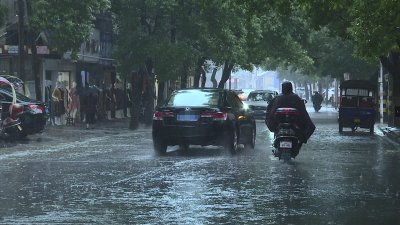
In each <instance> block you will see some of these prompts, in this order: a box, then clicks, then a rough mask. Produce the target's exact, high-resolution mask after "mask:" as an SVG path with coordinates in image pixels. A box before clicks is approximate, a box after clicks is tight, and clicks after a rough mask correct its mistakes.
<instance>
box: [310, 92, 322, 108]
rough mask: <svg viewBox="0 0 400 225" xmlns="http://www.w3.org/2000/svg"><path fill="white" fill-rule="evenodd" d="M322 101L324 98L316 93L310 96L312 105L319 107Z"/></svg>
mask: <svg viewBox="0 0 400 225" xmlns="http://www.w3.org/2000/svg"><path fill="white" fill-rule="evenodd" d="M322 101H324V98H323V97H322V95H321V94H320V93H318V91H316V92H315V94H314V95H313V96H312V102H313V104H317V105H321V103H322Z"/></svg>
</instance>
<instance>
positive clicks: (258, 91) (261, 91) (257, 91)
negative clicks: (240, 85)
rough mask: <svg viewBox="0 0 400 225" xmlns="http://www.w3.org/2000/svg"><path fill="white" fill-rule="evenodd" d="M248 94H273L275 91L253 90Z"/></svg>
mask: <svg viewBox="0 0 400 225" xmlns="http://www.w3.org/2000/svg"><path fill="white" fill-rule="evenodd" d="M250 93H275V91H271V90H255V91H252V92H250Z"/></svg>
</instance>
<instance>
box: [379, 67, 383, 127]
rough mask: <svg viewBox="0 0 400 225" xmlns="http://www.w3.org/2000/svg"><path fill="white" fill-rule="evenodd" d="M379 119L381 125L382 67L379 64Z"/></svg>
mask: <svg viewBox="0 0 400 225" xmlns="http://www.w3.org/2000/svg"><path fill="white" fill-rule="evenodd" d="M379 75H380V76H379V114H380V116H379V119H380V122H381V123H383V66H382V63H381V70H380V74H379Z"/></svg>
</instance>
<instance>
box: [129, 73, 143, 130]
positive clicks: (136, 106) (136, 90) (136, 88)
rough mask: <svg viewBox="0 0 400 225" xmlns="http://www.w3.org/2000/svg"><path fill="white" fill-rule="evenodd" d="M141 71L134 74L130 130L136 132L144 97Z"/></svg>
mask: <svg viewBox="0 0 400 225" xmlns="http://www.w3.org/2000/svg"><path fill="white" fill-rule="evenodd" d="M140 72H141V71H140V69H139V71H136V72H133V74H132V81H131V84H132V96H131V99H132V108H131V109H130V110H131V121H130V124H129V129H131V130H136V129H137V128H138V126H139V114H140V99H141V95H142V84H141V83H139V80H140V79H139V78H140V75H141V74H140Z"/></svg>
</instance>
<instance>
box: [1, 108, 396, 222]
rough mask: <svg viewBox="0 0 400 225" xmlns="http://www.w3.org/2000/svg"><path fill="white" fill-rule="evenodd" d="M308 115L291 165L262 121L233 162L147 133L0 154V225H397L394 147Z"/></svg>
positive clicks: (330, 117)
mask: <svg viewBox="0 0 400 225" xmlns="http://www.w3.org/2000/svg"><path fill="white" fill-rule="evenodd" d="M307 109H308V111H309V113H310V116H311V118H312V119H313V121H314V123H315V125H316V127H317V129H316V131H315V133H314V135H313V136H312V137H311V138H310V140H309V142H308V143H307V144H305V145H303V147H302V149H301V150H300V154H299V155H298V156H297V157H296V159H294V160H292V162H291V163H284V162H283V161H279V160H278V159H277V158H274V157H273V155H272V152H271V136H272V135H271V133H270V132H269V131H268V129H267V127H266V125H265V124H264V122H263V121H259V122H258V123H257V140H256V148H255V149H241V150H240V152H239V153H238V154H237V155H235V156H231V155H230V154H229V153H228V152H225V151H223V149H222V148H217V147H201V146H190V149H189V152H184V151H183V150H179V149H178V147H168V151H167V155H166V156H156V155H155V154H154V151H153V147H152V140H151V130H150V129H142V130H139V131H134V132H132V131H128V130H126V132H125V131H124V132H120V133H119V134H116V135H111V134H110V135H105V136H104V137H90V138H89V139H86V140H81V141H77V142H70V143H61V144H59V145H49V146H47V147H38V146H35V145H32V146H29V145H24V146H23V148H22V147H21V146H14V147H11V148H15V151H12V150H7V151H6V152H4V151H3V149H1V151H2V152H0V180H1V182H0V224H26V223H96V224H126V223H130V224H332V225H333V224H335V225H336V224H363V225H365V224H399V223H400V196H399V195H400V179H399V178H400V163H399V162H400V148H399V146H398V145H396V144H394V143H392V142H390V141H388V139H387V138H385V137H384V136H383V135H382V133H381V132H380V131H379V129H377V128H375V133H374V134H373V135H370V134H369V130H367V129H359V130H357V131H356V132H355V133H353V132H351V130H350V129H346V128H345V130H344V132H343V134H339V132H338V123H337V115H338V113H337V112H336V111H335V110H333V109H332V108H322V110H321V111H320V112H319V113H315V112H314V111H313V109H312V108H307ZM42 145H43V144H42Z"/></svg>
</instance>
